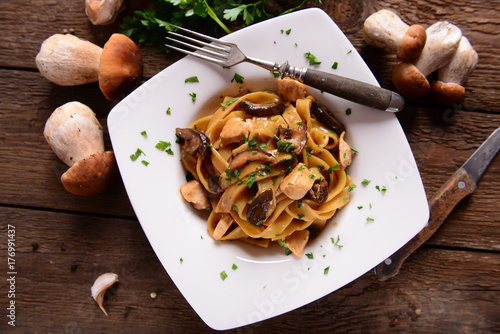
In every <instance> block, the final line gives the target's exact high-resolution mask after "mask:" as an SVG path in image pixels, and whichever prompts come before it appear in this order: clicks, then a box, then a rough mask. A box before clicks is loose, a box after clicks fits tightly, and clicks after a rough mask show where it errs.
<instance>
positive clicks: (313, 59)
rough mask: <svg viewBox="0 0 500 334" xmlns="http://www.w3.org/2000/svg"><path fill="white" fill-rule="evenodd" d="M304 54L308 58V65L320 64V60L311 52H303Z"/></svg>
mask: <svg viewBox="0 0 500 334" xmlns="http://www.w3.org/2000/svg"><path fill="white" fill-rule="evenodd" d="M304 56H305V57H306V58H307V59H309V66H313V65H319V64H321V61H320V60H319V59H318V58H316V56H315V55H313V54H312V53H311V52H306V53H304Z"/></svg>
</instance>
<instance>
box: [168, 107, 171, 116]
mask: <svg viewBox="0 0 500 334" xmlns="http://www.w3.org/2000/svg"><path fill="white" fill-rule="evenodd" d="M167 115H172V113H171V110H170V107H168V108H167Z"/></svg>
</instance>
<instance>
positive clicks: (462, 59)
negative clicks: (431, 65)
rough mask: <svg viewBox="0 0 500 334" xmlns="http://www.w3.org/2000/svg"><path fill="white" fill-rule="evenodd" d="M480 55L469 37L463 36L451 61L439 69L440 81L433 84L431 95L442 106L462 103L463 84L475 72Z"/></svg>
mask: <svg viewBox="0 0 500 334" xmlns="http://www.w3.org/2000/svg"><path fill="white" fill-rule="evenodd" d="M477 63H478V55H477V52H476V51H475V50H474V48H473V47H472V45H471V44H470V42H469V40H468V39H467V37H465V36H462V38H461V40H460V44H459V45H458V48H457V51H455V53H454V55H453V57H452V58H451V61H450V62H449V63H448V64H446V65H445V66H444V67H442V68H440V69H438V78H437V79H438V80H437V81H434V82H432V83H431V95H432V97H433V98H434V100H435V101H436V102H437V103H439V104H442V105H445V106H451V105H454V104H455V103H458V102H460V101H462V99H463V97H464V95H465V88H464V87H463V86H462V84H463V83H464V82H465V80H466V79H467V78H468V77H469V75H470V74H471V73H472V71H474V69H475V68H476V65H477Z"/></svg>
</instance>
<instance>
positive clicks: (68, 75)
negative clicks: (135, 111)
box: [35, 34, 102, 86]
mask: <svg viewBox="0 0 500 334" xmlns="http://www.w3.org/2000/svg"><path fill="white" fill-rule="evenodd" d="M101 53H102V48H101V47H99V46H97V45H95V44H93V43H91V42H89V41H86V40H84V39H81V38H78V37H76V36H74V35H71V34H65V35H63V34H55V35H52V36H50V37H49V38H47V39H46V40H45V41H43V43H42V46H41V47H40V51H39V52H38V54H37V55H36V58H35V62H36V66H37V67H38V70H39V71H40V73H41V74H42V75H43V76H44V77H45V78H47V79H49V80H50V81H52V82H53V83H55V84H58V85H60V86H76V85H83V84H87V83H91V82H96V81H97V80H98V78H99V76H98V73H99V59H100V58H101Z"/></svg>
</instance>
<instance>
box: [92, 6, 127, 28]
mask: <svg viewBox="0 0 500 334" xmlns="http://www.w3.org/2000/svg"><path fill="white" fill-rule="evenodd" d="M123 7H124V6H123V0H85V13H86V14H87V17H88V18H89V20H90V22H92V24H94V25H106V24H111V23H113V22H114V21H115V18H116V16H117V15H118V13H119V12H120V11H121V10H122V9H123Z"/></svg>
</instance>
